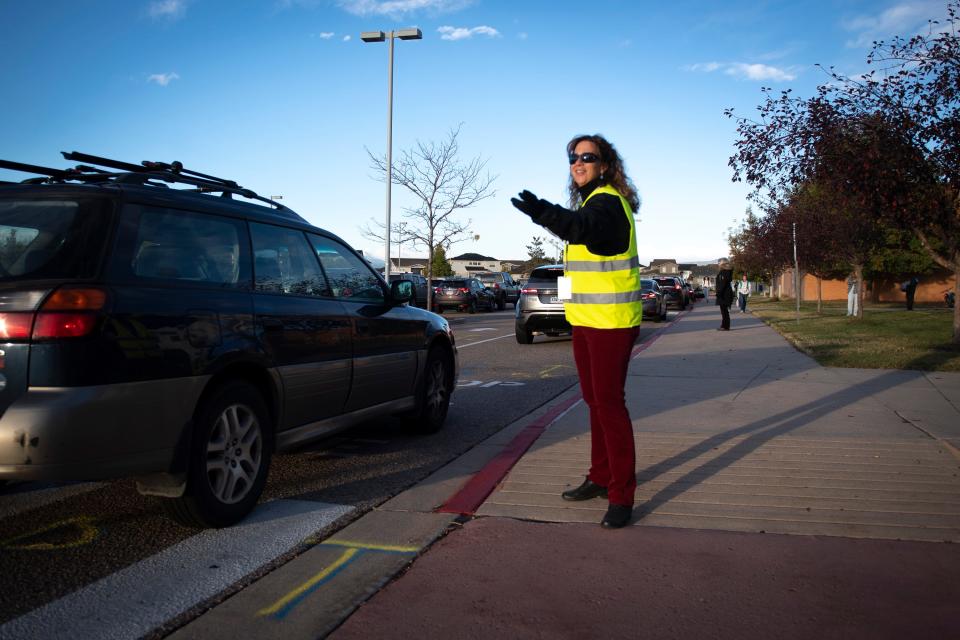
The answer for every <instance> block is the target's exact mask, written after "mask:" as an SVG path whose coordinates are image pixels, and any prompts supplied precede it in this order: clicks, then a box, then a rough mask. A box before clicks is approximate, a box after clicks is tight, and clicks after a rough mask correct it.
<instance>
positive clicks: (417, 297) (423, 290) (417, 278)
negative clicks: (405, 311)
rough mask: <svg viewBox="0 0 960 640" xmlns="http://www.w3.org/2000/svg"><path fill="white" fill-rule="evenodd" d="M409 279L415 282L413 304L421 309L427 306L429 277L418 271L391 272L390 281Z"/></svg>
mask: <svg viewBox="0 0 960 640" xmlns="http://www.w3.org/2000/svg"><path fill="white" fill-rule="evenodd" d="M398 280H409V281H410V282H412V283H413V294H414V295H413V298H414V301H413V304H414V305H415V306H418V307H420V308H421V309H426V308H427V279H426V278H424V277H423V276H422V275H420V274H418V273H391V274H390V282H396V281H398Z"/></svg>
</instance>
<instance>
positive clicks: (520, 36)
mask: <svg viewBox="0 0 960 640" xmlns="http://www.w3.org/2000/svg"><path fill="white" fill-rule="evenodd" d="M517 38H519V39H520V40H526V39H527V32H526V31H521V32H520V33H518V34H517Z"/></svg>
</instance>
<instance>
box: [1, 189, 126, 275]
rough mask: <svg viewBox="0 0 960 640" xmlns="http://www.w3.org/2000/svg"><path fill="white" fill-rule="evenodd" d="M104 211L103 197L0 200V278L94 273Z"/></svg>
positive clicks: (106, 215) (107, 213)
mask: <svg viewBox="0 0 960 640" xmlns="http://www.w3.org/2000/svg"><path fill="white" fill-rule="evenodd" d="M110 210H111V208H110V206H109V202H108V201H106V200H103V199H84V200H29V199H12V200H8V199H4V200H0V281H9V280H18V279H25V278H31V279H33V278H38V279H60V278H90V277H93V276H95V275H96V273H97V268H98V266H99V264H100V259H101V257H102V255H103V246H104V243H105V242H106V239H107V237H108V236H109V233H108V232H107V230H108V229H109V225H110Z"/></svg>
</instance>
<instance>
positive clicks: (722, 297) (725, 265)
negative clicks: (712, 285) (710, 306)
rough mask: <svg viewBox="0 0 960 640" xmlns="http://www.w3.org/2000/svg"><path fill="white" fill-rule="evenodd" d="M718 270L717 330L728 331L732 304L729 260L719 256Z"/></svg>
mask: <svg viewBox="0 0 960 640" xmlns="http://www.w3.org/2000/svg"><path fill="white" fill-rule="evenodd" d="M718 266H719V267H720V272H719V273H718V274H717V293H716V294H715V296H714V297H715V298H716V299H717V301H716V304H717V305H719V306H720V327H719V328H718V329H717V331H730V305H732V304H733V287H731V286H730V281H731V280H733V269H731V268H730V261H729V260H727V259H726V258H720V262H719V263H718Z"/></svg>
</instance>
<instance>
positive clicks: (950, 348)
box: [748, 296, 960, 371]
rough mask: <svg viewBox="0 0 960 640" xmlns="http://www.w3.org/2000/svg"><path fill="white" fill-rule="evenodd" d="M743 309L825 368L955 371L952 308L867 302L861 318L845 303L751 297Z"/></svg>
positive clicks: (959, 348)
mask: <svg viewBox="0 0 960 640" xmlns="http://www.w3.org/2000/svg"><path fill="white" fill-rule="evenodd" d="M748 309H749V310H750V311H752V312H753V313H754V315H756V316H758V317H760V318H761V319H762V320H763V321H764V322H766V323H767V324H768V325H770V326H771V327H773V328H774V329H776V330H777V331H778V332H779V333H780V334H781V335H782V336H783V337H785V338H786V339H787V340H789V341H790V342H791V343H792V344H793V345H794V346H796V347H797V348H798V349H800V350H801V351H803V352H804V353H807V354H809V355H810V356H811V357H813V358H814V359H815V360H816V361H817V362H818V363H820V364H822V365H824V366H828V367H857V368H863V369H920V370H924V371H960V345H956V344H953V343H952V342H951V336H952V333H953V328H952V327H953V325H952V323H953V316H952V310H948V309H946V308H945V307H942V306H941V307H939V308H937V307H932V306H930V307H923V306H918V307H914V310H913V311H907V310H906V309H904V307H903V304H875V305H873V304H866V305H864V308H863V319H862V320H857V319H853V318H848V317H847V316H846V313H847V303H846V301H843V302H824V303H823V311H822V313H821V314H819V315H818V314H817V303H816V302H804V303H802V304H801V306H800V322H799V323H798V322H797V311H796V301H794V300H782V301H777V302H771V301H770V300H768V299H767V298H763V297H760V296H751V297H750V304H749V306H748Z"/></svg>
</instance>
